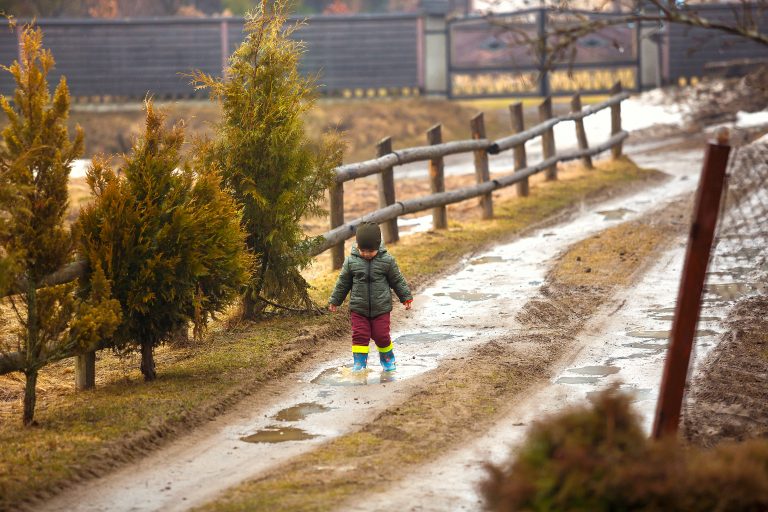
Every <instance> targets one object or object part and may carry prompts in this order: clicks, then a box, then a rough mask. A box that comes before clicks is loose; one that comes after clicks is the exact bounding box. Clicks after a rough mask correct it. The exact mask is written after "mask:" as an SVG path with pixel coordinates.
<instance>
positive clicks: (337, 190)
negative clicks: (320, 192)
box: [328, 182, 344, 270]
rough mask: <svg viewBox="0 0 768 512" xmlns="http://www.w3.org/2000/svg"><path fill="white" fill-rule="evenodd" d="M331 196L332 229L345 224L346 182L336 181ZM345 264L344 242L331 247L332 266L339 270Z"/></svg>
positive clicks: (330, 192) (330, 191)
mask: <svg viewBox="0 0 768 512" xmlns="http://www.w3.org/2000/svg"><path fill="white" fill-rule="evenodd" d="M328 193H329V196H330V208H329V209H330V211H331V229H334V228H337V227H339V226H341V225H342V224H344V183H343V182H342V183H339V182H337V183H334V184H333V186H331V188H330V190H329V191H328ZM343 264H344V242H341V243H340V244H337V245H334V246H333V247H331V268H333V269H334V270H338V269H340V268H341V266H342V265H343Z"/></svg>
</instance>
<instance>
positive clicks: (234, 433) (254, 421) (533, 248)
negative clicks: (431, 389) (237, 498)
mask: <svg viewBox="0 0 768 512" xmlns="http://www.w3.org/2000/svg"><path fill="white" fill-rule="evenodd" d="M637 159H638V160H640V163H641V164H642V165H648V164H651V165H654V166H656V167H657V168H661V169H662V170H665V171H668V172H669V173H670V174H671V175H672V178H671V179H670V180H669V181H667V182H666V183H664V184H662V185H659V186H657V187H654V188H653V189H651V190H646V191H642V192H640V193H637V194H635V195H633V196H631V197H624V198H618V199H614V200H609V201H605V202H603V203H602V204H599V205H584V208H583V210H582V211H581V212H579V213H578V214H576V215H575V216H574V217H573V218H571V219H568V220H566V221H563V222H560V223H558V224H556V225H553V226H550V227H548V228H546V229H544V230H541V231H538V232H534V233H531V234H530V235H529V236H526V237H524V238H521V239H519V240H517V241H515V242H512V243H510V244H506V245H502V246H499V247H496V248H494V249H492V250H490V251H488V252H487V253H485V254H481V255H476V256H475V257H473V258H471V259H468V260H467V261H466V264H465V265H463V267H462V268H461V269H458V270H457V271H456V272H455V273H453V274H451V275H449V276H445V277H443V278H442V279H440V280H438V281H437V282H435V283H433V284H432V285H431V286H430V287H428V288H426V289H425V290H423V291H422V292H421V293H420V294H418V295H417V297H416V304H417V308H416V309H415V310H413V311H412V312H409V313H404V312H402V311H399V312H397V313H396V316H395V318H394V320H393V325H394V326H395V328H394V330H393V338H394V339H395V343H396V346H397V356H398V360H399V365H398V371H397V373H396V375H395V376H394V377H393V376H391V375H389V374H386V373H382V372H380V371H378V370H379V368H378V363H377V362H376V361H372V365H371V366H372V370H371V371H370V372H369V373H367V374H366V375H365V376H364V379H365V382H362V381H361V380H360V377H359V376H353V375H351V374H349V373H348V371H347V370H346V369H345V368H343V365H345V364H347V363H348V361H347V360H348V359H349V357H348V350H349V349H348V346H347V340H338V342H337V343H335V344H334V347H335V348H334V350H332V351H329V352H328V353H326V354H319V355H318V356H319V357H318V358H315V359H312V360H309V361H306V362H305V363H304V364H303V367H302V368H301V369H300V370H299V371H298V372H296V373H293V374H291V375H289V376H288V377H286V378H284V379H280V380H279V381H277V382H274V383H273V384H271V385H270V386H269V389H268V390H267V392H266V393H262V394H260V395H259V397H251V398H248V399H246V400H245V401H244V402H243V403H241V404H240V405H239V406H238V407H236V408H235V409H234V410H233V411H231V412H230V413H228V414H226V415H224V416H222V417H220V418H218V419H216V420H215V421H213V422H211V423H210V424H209V425H207V426H206V427H204V428H201V429H199V430H198V431H196V432H195V433H193V434H191V435H189V436H186V437H184V438H182V439H179V440H178V441H176V442H174V443H172V444H171V445H169V446H167V447H166V448H164V449H162V450H160V451H158V452H157V453H155V454H154V455H152V456H150V457H147V458H145V459H143V460H141V461H140V462H138V463H136V464H132V465H130V466H126V467H124V468H123V469H121V470H119V471H117V472H115V473H112V474H110V475H107V476H106V477H104V478H101V479H98V480H94V481H92V482H89V483H86V484H84V485H81V486H78V487H75V488H73V489H71V490H70V491H68V492H65V493H64V494H62V495H60V496H59V497H57V498H55V499H54V500H52V501H50V502H48V503H47V504H45V505H44V506H42V507H40V508H39V509H40V510H81V511H97V510H133V511H138V510H185V509H189V508H191V507H194V506H198V505H202V504H204V503H206V502H208V501H210V500H211V499H213V498H215V497H216V496H217V495H218V494H219V493H221V492H222V491H224V490H226V489H227V488H229V487H231V486H233V485H235V484H237V483H239V482H241V481H244V480H248V479H250V478H253V477H255V476H257V475H261V474H266V473H268V472H270V471H271V470H272V469H273V468H275V467H277V466H279V465H280V464H283V463H284V462H285V461H287V460H289V459H291V458H292V457H295V456H298V455H299V454H302V453H307V452H309V451H311V450H313V449H316V448H317V447H318V446H319V445H321V444H323V443H326V442H327V441H329V440H330V439H333V438H336V437H339V436H342V435H344V434H345V433H348V432H352V431H355V430H358V429H360V428H361V426H363V425H366V424H368V423H370V422H371V421H372V420H373V419H374V418H376V416H377V415H378V414H380V413H381V412H382V411H384V410H387V409H388V408H390V407H392V406H393V405H394V404H397V403H398V402H399V401H400V400H401V397H402V396H403V395H406V394H407V393H408V391H409V390H410V389H412V388H413V386H415V385H417V384H419V383H420V382H422V381H424V380H425V379H426V378H427V377H428V376H429V375H431V374H435V372H434V371H432V370H436V371H437V372H438V373H439V372H440V371H441V370H440V369H441V368H442V367H443V366H444V365H445V364H446V363H447V362H450V361H452V360H454V361H455V360H460V359H461V358H463V357H465V356H466V354H468V353H469V352H470V351H471V350H474V349H477V348H478V347H482V346H484V345H486V344H488V343H490V342H492V341H493V340H496V339H499V338H504V337H508V336H509V335H510V333H515V332H517V331H518V330H519V329H520V325H519V322H518V320H517V315H518V313H519V312H520V309H521V308H522V307H523V306H524V305H525V304H526V303H527V302H528V301H529V300H530V299H531V298H533V297H535V296H536V295H537V294H538V293H539V292H540V288H541V286H542V284H543V283H544V281H545V276H546V273H547V271H548V270H549V268H550V266H551V264H552V262H553V260H554V259H555V258H556V257H557V255H558V254H559V253H561V252H562V251H564V250H565V249H566V248H567V247H568V246H570V245H571V244H573V243H575V242H577V241H579V240H581V239H583V238H585V237H587V236H589V235H592V234H594V233H597V232H599V231H600V230H602V229H604V228H606V227H609V226H611V225H616V224H618V223H621V222H625V221H627V220H631V219H636V218H638V217H640V216H641V215H644V214H646V213H647V212H650V211H652V210H654V209H658V208H661V207H663V206H664V205H666V204H668V203H669V202H670V201H675V200H677V199H676V198H679V197H680V196H681V195H686V194H690V192H691V191H692V190H693V188H694V187H695V181H696V180H695V177H696V175H697V173H698V169H699V165H698V162H697V159H698V154H697V153H678V154H676V155H674V158H672V156H671V155H669V154H666V155H664V154H661V155H655V156H652V157H650V156H645V157H644V156H642V155H637ZM671 161H674V162H676V165H675V168H668V166H667V164H668V163H669V162H671ZM659 164H663V165H659ZM678 253H679V250H678V251H677V252H675V253H674V255H665V257H664V258H662V259H661V260H660V261H662V262H666V263H665V265H666V266H664V267H660V268H659V269H657V270H654V271H653V272H651V273H649V274H648V275H656V274H659V275H661V274H663V275H668V274H669V275H673V274H674V273H675V270H676V267H675V263H674V262H675V261H677V260H676V259H675V258H677V257H678V255H677V254H678ZM647 286H648V287H649V289H650V290H651V291H653V292H654V293H656V295H653V294H652V295H651V296H650V298H649V299H648V300H649V301H650V302H653V301H654V299H653V297H654V296H655V297H659V295H661V296H663V297H665V300H667V302H668V301H669V300H670V297H669V290H668V289H664V288H662V287H659V286H658V285H657V284H654V283H653V282H649V283H648V284H647ZM626 294H627V297H635V296H636V293H635V291H634V290H628V291H627V292H626ZM672 296H673V295H672ZM660 300H661V299H659V301H660ZM628 302H630V303H631V304H632V305H633V307H632V308H625V309H622V310H621V311H605V312H603V314H600V315H598V317H597V318H596V319H594V320H593V321H592V324H591V327H590V328H589V329H588V330H587V331H585V332H589V333H595V332H603V333H606V332H608V333H609V336H610V334H611V333H614V332H616V331H620V330H621V329H622V328H621V326H622V325H624V323H627V322H632V321H635V320H632V319H635V318H636V317H637V316H638V315H639V316H640V317H644V318H648V315H647V314H643V313H642V310H641V309H637V307H641V306H640V304H641V302H637V301H634V300H631V301H629V300H628ZM662 304H666V303H662ZM635 306H637V307H635ZM659 307H661V308H663V307H666V306H665V305H659ZM613 309H615V306H614V307H613ZM608 313H611V314H610V315H609V314H608ZM662 316H664V315H662ZM609 320H612V321H613V323H610V324H607V323H606V322H608V321H609ZM660 321H661V320H660ZM608 325H609V326H610V328H609V329H608V330H607V331H606V330H605V329H606V326H608ZM637 329H638V330H642V329H645V330H653V329H659V326H658V325H656V326H655V327H648V326H641V325H638V326H637ZM598 340H599V338H598V337H594V336H590V335H585V337H580V338H579V342H580V344H581V346H583V348H584V350H583V351H582V352H580V353H579V354H572V355H571V357H572V358H573V362H572V364H570V365H569V364H568V363H567V362H563V363H560V364H562V365H564V366H563V369H564V370H565V371H564V373H563V376H562V377H558V378H561V379H564V380H561V381H560V382H554V383H551V384H550V385H548V386H544V387H542V388H541V390H540V393H542V394H541V395H530V398H529V401H530V403H536V404H539V405H540V406H541V407H542V409H541V410H549V409H554V408H557V407H560V406H562V405H563V404H564V403H565V402H567V401H568V400H576V399H581V398H583V396H584V395H585V393H588V392H591V391H593V390H595V389H598V387H599V386H601V385H603V384H605V383H607V382H610V381H612V380H613V379H615V378H622V379H623V380H624V382H625V383H626V385H627V386H630V387H634V388H635V389H636V390H638V397H639V398H638V400H639V401H640V403H643V402H651V401H652V398H653V396H654V393H655V391H654V389H655V388H654V382H657V380H655V379H654V378H653V375H652V374H647V371H646V370H647V367H645V366H641V367H639V369H633V366H631V365H630V364H628V363H629V362H634V363H639V362H640V361H641V358H639V357H638V358H635V357H633V356H632V354H634V353H636V352H637V351H638V350H639V351H640V353H642V354H643V355H644V357H643V358H642V365H647V364H651V366H653V365H654V364H656V363H657V362H658V360H660V357H661V356H659V355H658V354H659V351H658V350H657V349H655V348H653V347H650V348H647V349H646V348H638V349H636V350H635V349H630V351H629V353H627V350H628V349H627V348H626V347H624V346H623V344H622V343H618V344H616V345H615V347H613V348H610V347H607V346H603V345H602V344H601V343H599V342H598ZM647 342H648V341H647V340H646V339H644V338H642V337H639V338H637V339H636V343H647ZM590 343H594V344H595V346H596V347H600V350H596V351H595V350H591V349H589V347H590V346H592V345H591V344H590ZM632 350H634V352H632ZM646 354H647V355H649V356H650V357H648V358H646V357H645V355H646ZM577 357H578V359H577ZM622 358H626V359H622ZM371 359H372V360H373V359H374V358H373V357H372V358H371ZM608 359H612V362H611V364H608V363H607V360H608ZM620 360H621V361H620ZM649 361H651V363H649ZM654 361H655V363H654ZM592 366H594V367H595V368H591V367H592ZM657 366H658V365H657ZM579 368H581V370H579ZM585 368H586V369H585ZM568 369H570V370H571V371H568ZM614 369H617V370H616V371H614ZM574 370H575V371H574ZM649 375H650V376H649ZM641 377H642V379H641ZM645 377H647V378H645ZM366 384H367V385H366ZM555 388H556V390H555V394H553V395H551V394H550V393H552V391H553V389H555ZM544 396H548V397H550V398H547V399H546V400H545V399H544V398H543V397H544ZM516 407H519V409H518V410H517V411H515V410H512V411H509V414H510V415H517V416H514V417H516V418H518V419H516V420H514V421H513V422H512V423H518V424H520V425H519V426H517V427H515V428H514V429H512V430H515V431H517V433H515V434H514V435H513V437H512V438H511V439H507V438H506V437H505V438H504V439H505V440H504V441H500V440H499V439H500V438H498V437H497V436H499V435H502V434H500V433H499V432H509V429H508V428H506V427H504V425H509V424H510V418H511V417H513V416H508V417H506V419H505V420H502V421H501V422H500V423H499V427H498V428H494V429H491V430H490V431H489V433H488V435H484V436H482V439H481V440H478V443H480V444H470V445H467V447H466V448H464V447H462V449H461V450H458V451H456V452H455V453H453V454H450V455H447V457H448V458H449V459H451V458H452V459H454V462H450V461H449V459H441V461H440V462H439V463H435V464H434V465H430V467H432V466H434V467H437V468H448V467H454V468H457V470H458V471H462V472H463V471H465V470H466V468H463V465H464V464H466V460H475V461H477V460H479V459H478V458H477V457H474V458H472V457H470V458H467V455H468V454H470V453H480V454H483V455H482V457H481V458H485V454H486V453H487V451H484V448H483V446H495V447H498V446H504V445H508V444H509V443H511V442H514V440H515V439H517V438H518V436H519V433H520V432H522V431H523V430H524V427H525V425H527V424H528V423H529V421H530V419H531V418H532V417H535V415H536V414H539V412H537V411H536V410H535V409H533V408H530V407H528V406H526V402H521V403H520V404H518V405H517V406H516ZM523 413H524V414H523ZM503 435H504V436H506V433H505V434H503ZM249 441H250V442H249ZM253 441H264V442H253ZM275 441H286V442H275ZM483 443H485V444H483ZM495 453H496V454H498V455H494V454H492V458H493V457H498V456H499V455H500V454H501V453H504V454H506V453H507V450H506V449H504V450H501V451H496V452H495ZM476 467H477V466H476V465H475V469H476ZM462 468H463V469H462ZM424 471H425V472H426V473H425V474H427V475H432V476H433V477H434V478H419V481H423V482H424V484H425V485H421V486H419V488H418V489H417V488H414V489H413V490H412V491H410V490H406V491H405V492H402V493H398V494H402V496H403V500H405V501H404V502H405V503H414V502H418V503H422V504H423V503H428V502H429V501H428V500H427V499H426V497H427V496H429V495H430V493H435V492H437V491H438V490H439V488H436V487H430V486H429V485H428V484H429V482H434V483H435V484H437V483H439V482H440V481H441V480H442V479H443V476H442V475H441V473H440V471H443V470H442V469H440V470H438V471H437V472H435V470H430V468H429V467H427V468H425V470H424ZM409 481H414V479H409ZM453 483H454V484H455V483H456V482H455V480H454V481H453ZM470 487H471V486H470ZM406 489H409V488H406ZM458 494H459V496H463V498H462V499H464V500H465V502H466V503H467V506H469V507H470V508H472V504H473V503H474V501H475V500H476V496H474V495H473V494H472V493H471V490H470V491H466V490H463V491H459V492H458ZM409 497H410V500H409V499H408V498H409ZM420 497H425V499H424V500H421V499H420ZM371 499H372V500H376V499H377V498H376V497H375V496H374V497H372V498H371ZM414 500H415V501H414ZM385 501H386V499H385ZM374 502H375V501H374ZM382 505H383V503H382ZM374 508H375V507H374ZM438 509H444V507H441V506H439V504H438V506H437V508H435V510H438Z"/></svg>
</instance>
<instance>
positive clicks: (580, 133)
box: [571, 93, 595, 169]
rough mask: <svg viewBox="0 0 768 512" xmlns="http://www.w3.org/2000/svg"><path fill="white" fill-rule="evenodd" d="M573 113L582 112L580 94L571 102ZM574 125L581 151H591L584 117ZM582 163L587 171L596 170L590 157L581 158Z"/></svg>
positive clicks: (575, 95)
mask: <svg viewBox="0 0 768 512" xmlns="http://www.w3.org/2000/svg"><path fill="white" fill-rule="evenodd" d="M571 111H572V112H581V95H579V93H576V94H574V95H573V99H572V100H571ZM574 123H575V124H576V140H577V141H578V142H579V149H582V150H584V149H589V143H588V142H587V132H586V131H585V130H584V118H583V117H582V118H581V119H576V120H575V121H574ZM581 163H582V165H583V166H584V167H586V168H587V169H594V168H595V167H594V166H593V165H592V157H591V156H589V155H584V156H583V157H581Z"/></svg>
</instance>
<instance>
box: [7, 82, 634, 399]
mask: <svg viewBox="0 0 768 512" xmlns="http://www.w3.org/2000/svg"><path fill="white" fill-rule="evenodd" d="M628 97H629V93H626V92H622V91H621V84H620V83H617V84H616V85H615V86H614V87H613V89H612V96H611V97H610V98H609V99H608V100H606V101H604V102H602V103H598V104H595V105H590V106H588V107H586V108H583V109H582V108H581V99H580V97H579V95H578V94H577V95H575V96H574V97H573V100H572V102H571V112H570V113H569V114H566V115H562V116H558V117H553V116H552V99H551V97H548V98H546V99H545V100H544V102H543V103H542V104H541V106H540V107H539V119H540V121H541V122H540V124H538V125H536V126H534V127H533V128H530V129H528V130H524V129H523V128H524V125H523V108H522V104H521V103H515V104H513V105H510V107H509V108H510V114H511V117H512V131H513V132H514V133H513V134H512V135H509V136H507V137H504V138H501V139H498V140H496V141H491V140H488V139H487V138H486V135H485V125H484V120H483V114H482V113H479V114H477V115H476V116H475V117H474V118H472V120H471V123H470V124H471V128H472V139H470V140H463V141H455V142H442V137H441V129H440V125H439V124H438V125H435V126H433V127H432V128H430V129H429V131H428V132H427V140H428V142H429V145H428V146H422V147H415V148H407V149H401V150H397V151H392V140H391V138H389V137H388V138H386V139H384V140H382V141H381V142H379V144H378V146H377V148H378V155H379V156H378V157H377V158H375V159H373V160H367V161H365V162H360V163H354V164H348V165H342V166H340V167H338V168H337V169H336V183H335V185H334V186H333V187H332V189H331V191H330V203H331V207H330V217H331V230H330V231H328V232H327V233H325V234H324V235H323V237H324V238H325V240H324V241H323V242H322V243H321V244H320V245H319V246H318V247H316V248H315V249H314V252H313V255H315V256H316V255H318V254H321V253H323V252H325V251H327V250H328V249H331V258H332V263H333V267H334V268H340V267H341V265H342V263H343V261H344V241H345V240H347V239H349V238H351V237H352V236H354V234H355V229H356V227H357V225H358V224H360V223H361V222H365V221H368V222H375V223H377V224H381V225H382V226H383V229H382V232H383V233H382V234H383V238H384V241H385V242H388V243H389V242H394V241H397V240H398V238H399V233H398V228H397V218H398V217H399V216H401V215H406V214H409V213H416V212H421V211H425V210H432V219H433V224H434V227H435V229H445V228H447V227H448V222H447V215H446V206H447V205H449V204H453V203H458V202H460V201H465V200H467V199H472V198H476V197H479V198H481V208H482V216H483V218H484V219H489V218H491V217H493V203H492V196H491V194H492V192H493V191H494V190H497V189H500V188H504V187H508V186H510V185H514V184H516V185H517V187H518V188H517V190H518V193H519V194H520V195H523V196H527V195H528V193H529V187H528V178H529V177H530V176H532V175H534V174H537V173H539V172H542V171H544V172H546V177H547V179H548V180H555V179H557V164H558V163H559V162H567V161H569V160H576V159H582V162H583V163H584V165H585V166H586V167H587V168H591V167H592V160H591V157H592V156H594V155H596V154H598V153H602V152H604V151H607V150H608V149H610V150H611V151H612V154H613V157H614V158H618V157H619V156H621V151H622V143H623V141H624V139H626V138H627V137H628V133H627V132H625V131H623V130H622V129H621V102H622V101H624V100H625V99H627V98H628ZM606 108H610V109H611V136H610V138H609V139H608V140H606V141H605V142H603V143H601V144H599V145H596V146H593V147H591V148H590V147H589V145H588V142H587V136H586V132H585V130H584V121H583V120H584V118H585V117H587V116H590V115H592V114H595V113H596V112H599V111H601V110H603V109H606ZM565 121H574V122H575V125H576V138H577V140H578V149H575V150H569V151H563V152H560V153H557V152H556V150H555V140H554V132H553V128H554V126H555V125H556V124H558V123H562V122H565ZM536 137H541V138H542V147H543V157H544V159H543V160H542V161H541V162H539V163H538V164H535V165H528V163H527V158H526V153H525V142H526V141H528V140H531V139H534V138H536ZM510 149H511V150H513V151H514V159H515V166H514V167H515V169H514V172H512V173H511V174H509V175H507V176H503V177H499V178H496V179H493V180H491V179H490V176H489V168H488V155H489V154H498V153H501V152H502V151H508V150H510ZM468 152H471V153H473V156H474V164H475V175H476V180H477V185H475V186H472V187H466V188H461V189H458V190H452V191H445V181H444V174H443V157H445V156H447V155H453V154H457V153H468ZM427 160H428V161H429V179H430V183H431V190H432V194H430V195H428V196H424V197H419V198H414V199H408V200H405V201H397V200H396V198H395V182H394V173H393V168H394V167H395V166H397V165H403V164H406V163H410V162H419V161H427ZM373 174H377V175H378V183H379V206H380V209H378V210H376V211H374V212H371V213H369V214H367V215H364V216H362V217H360V218H357V219H354V220H352V221H350V222H347V223H345V222H344V182H346V181H350V180H354V179H357V178H362V177H365V176H371V175H373ZM85 270H86V263H85V261H75V262H73V263H70V264H69V265H67V266H65V267H63V268H61V269H59V270H58V271H56V272H54V273H53V274H51V275H49V276H48V277H47V278H46V279H44V280H43V282H42V283H41V284H42V286H43V287H46V286H54V285H57V284H63V283H68V282H71V281H74V280H76V279H78V278H80V277H82V276H83V275H84V273H85ZM25 287H26V283H25V282H24V281H23V280H21V281H18V282H17V283H16V287H15V288H16V289H24V288H25ZM102 348H108V347H106V346H99V349H102ZM69 357H75V358H76V364H75V387H76V389H88V388H92V387H94V385H95V360H96V359H95V352H89V353H86V354H79V353H74V352H73V353H68V354H62V356H61V359H66V358H69ZM24 360H25V357H24V354H22V353H19V352H12V353H6V354H2V353H0V375H3V374H6V373H10V372H13V371H19V370H21V369H22V368H23V364H24Z"/></svg>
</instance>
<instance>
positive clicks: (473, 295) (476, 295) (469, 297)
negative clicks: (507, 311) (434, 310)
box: [434, 292, 499, 302]
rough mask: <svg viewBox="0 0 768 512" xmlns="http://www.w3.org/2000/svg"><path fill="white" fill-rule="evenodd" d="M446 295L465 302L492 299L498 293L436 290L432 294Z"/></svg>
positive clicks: (437, 295)
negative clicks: (444, 291)
mask: <svg viewBox="0 0 768 512" xmlns="http://www.w3.org/2000/svg"><path fill="white" fill-rule="evenodd" d="M446 295H447V296H448V297H450V298H452V299H454V300H463V301H465V302H478V301H481V300H488V299H494V298H496V297H498V296H499V294H498V293H480V292H450V293H443V292H438V293H435V294H434V296H435V297H443V296H446Z"/></svg>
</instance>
